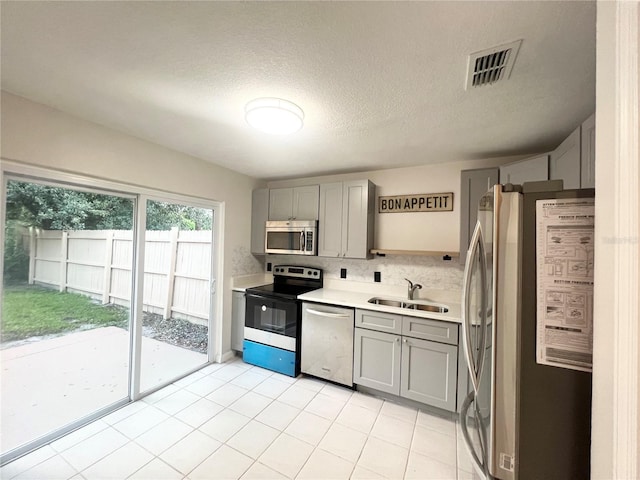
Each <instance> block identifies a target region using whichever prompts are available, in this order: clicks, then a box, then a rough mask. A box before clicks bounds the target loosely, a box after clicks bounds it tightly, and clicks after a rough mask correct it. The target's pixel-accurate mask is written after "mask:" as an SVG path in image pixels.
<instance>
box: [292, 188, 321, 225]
mask: <svg viewBox="0 0 640 480" xmlns="http://www.w3.org/2000/svg"><path fill="white" fill-rule="evenodd" d="M318 196H319V187H318V185H310V186H308V187H297V188H294V189H293V210H292V215H293V219H294V220H318Z"/></svg>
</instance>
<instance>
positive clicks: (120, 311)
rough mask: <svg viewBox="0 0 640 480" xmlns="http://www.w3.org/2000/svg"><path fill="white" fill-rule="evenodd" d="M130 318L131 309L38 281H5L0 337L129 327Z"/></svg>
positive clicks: (10, 339) (13, 337)
mask: <svg viewBox="0 0 640 480" xmlns="http://www.w3.org/2000/svg"><path fill="white" fill-rule="evenodd" d="M128 321H129V311H128V309H126V308H124V307H117V306H104V305H98V304H95V303H93V302H92V301H91V299H90V298H89V297H85V296H84V295H79V294H75V293H66V292H57V291H55V290H49V289H46V288H42V287H38V286H35V285H14V286H11V285H5V287H4V295H3V298H2V325H1V326H0V338H1V340H2V341H3V342H8V341H12V340H22V339H24V338H29V337H34V336H39V335H49V334H55V333H62V332H66V331H70V330H76V329H79V328H81V327H84V328H97V327H106V326H111V325H115V326H119V327H126V326H127V324H128Z"/></svg>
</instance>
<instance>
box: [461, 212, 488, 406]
mask: <svg viewBox="0 0 640 480" xmlns="http://www.w3.org/2000/svg"><path fill="white" fill-rule="evenodd" d="M476 251H477V255H478V256H479V258H480V280H481V289H482V292H481V295H480V297H481V303H480V308H481V313H480V318H481V319H486V311H485V310H486V298H485V297H486V283H487V280H486V277H487V265H486V257H485V250H484V239H483V236H482V227H481V225H480V222H478V223H476V227H475V229H474V230H473V236H472V237H471V242H470V244H469V250H468V252H467V259H466V262H465V267H464V277H463V288H462V312H461V313H462V331H463V335H462V339H463V341H464V347H465V353H466V358H467V368H468V370H469V375H470V377H471V383H472V385H473V391H474V392H475V393H476V394H477V393H478V391H479V387H480V374H481V373H482V366H483V364H484V346H485V345H486V341H485V327H486V320H485V321H481V323H480V327H481V329H480V342H479V346H480V348H482V349H483V350H482V351H481V352H480V357H479V359H477V360H476V357H475V356H474V354H473V346H472V344H471V317H470V315H469V313H470V308H471V305H470V290H471V273H472V263H473V261H474V258H475V254H476Z"/></svg>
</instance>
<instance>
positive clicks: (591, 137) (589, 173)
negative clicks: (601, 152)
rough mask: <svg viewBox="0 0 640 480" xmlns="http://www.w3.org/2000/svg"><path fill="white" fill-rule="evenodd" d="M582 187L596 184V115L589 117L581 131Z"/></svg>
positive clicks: (592, 186)
mask: <svg viewBox="0 0 640 480" xmlns="http://www.w3.org/2000/svg"><path fill="white" fill-rule="evenodd" d="M580 142H581V144H582V147H581V149H580V188H595V186H596V115H595V113H594V114H593V115H591V116H590V117H589V118H587V119H586V120H585V121H584V122H583V124H582V130H581V133H580Z"/></svg>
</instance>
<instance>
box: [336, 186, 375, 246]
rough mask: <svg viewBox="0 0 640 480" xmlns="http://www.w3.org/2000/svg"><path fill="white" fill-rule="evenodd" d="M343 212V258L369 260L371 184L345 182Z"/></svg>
mask: <svg viewBox="0 0 640 480" xmlns="http://www.w3.org/2000/svg"><path fill="white" fill-rule="evenodd" d="M342 190H343V205H344V207H343V211H342V250H343V251H342V256H343V257H348V258H368V257H369V249H370V248H371V245H370V243H369V228H370V219H369V182H368V181H367V180H363V181H355V182H344V184H343V189H342Z"/></svg>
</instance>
